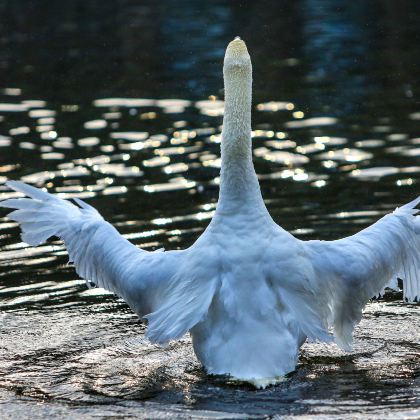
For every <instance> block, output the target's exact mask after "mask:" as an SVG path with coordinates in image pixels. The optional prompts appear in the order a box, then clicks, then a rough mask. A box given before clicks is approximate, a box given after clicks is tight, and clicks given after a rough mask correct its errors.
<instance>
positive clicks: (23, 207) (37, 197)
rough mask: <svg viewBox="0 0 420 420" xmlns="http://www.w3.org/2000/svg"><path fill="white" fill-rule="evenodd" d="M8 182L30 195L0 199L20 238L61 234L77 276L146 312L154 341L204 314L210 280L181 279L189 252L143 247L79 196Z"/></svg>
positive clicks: (34, 240) (32, 242)
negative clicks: (19, 230)
mask: <svg viewBox="0 0 420 420" xmlns="http://www.w3.org/2000/svg"><path fill="white" fill-rule="evenodd" d="M7 185H8V186H9V187H11V188H13V189H14V190H16V191H19V192H21V193H23V194H25V195H26V196H28V197H30V198H18V199H8V200H4V201H2V202H0V207H6V208H12V209H16V210H14V211H12V212H11V213H10V214H9V215H8V217H9V218H10V219H12V220H15V221H17V222H19V223H20V225H21V228H22V239H23V241H24V242H27V243H28V244H29V245H32V246H37V245H40V244H41V243H43V242H45V241H46V240H47V239H48V238H50V237H51V236H58V237H60V238H61V239H62V240H63V241H64V243H65V245H66V247H67V250H68V252H69V257H70V261H72V262H74V264H75V267H76V271H77V273H78V274H79V275H80V276H81V277H83V278H84V279H86V280H87V281H90V282H92V283H94V284H96V285H97V286H98V287H103V288H104V289H106V290H109V291H111V292H113V293H115V294H117V295H118V296H120V297H122V298H123V299H124V300H125V301H126V302H127V303H128V304H129V305H130V307H131V308H132V309H133V310H134V311H135V312H136V313H137V314H138V315H139V316H140V317H142V316H144V315H146V314H147V318H148V319H149V330H150V331H151V335H150V338H151V339H152V340H153V341H158V342H165V341H168V340H170V339H172V338H178V337H179V336H181V335H182V334H184V333H185V332H186V331H187V330H189V329H190V328H192V326H194V325H195V323H197V322H198V321H200V320H201V318H202V316H203V314H204V313H205V312H207V309H208V306H209V305H210V301H211V298H212V294H213V289H214V282H213V283H212V282H208V283H207V282H205V281H203V279H199V281H198V282H195V280H196V279H194V276H193V275H190V276H189V277H188V276H187V278H182V273H184V272H185V266H186V265H187V267H188V264H191V258H188V250H186V251H169V252H147V251H144V250H142V249H140V248H137V247H136V246H135V245H133V244H132V243H130V242H129V241H127V240H126V239H124V238H123V237H122V236H121V235H120V234H119V233H118V231H117V230H116V229H115V228H114V227H113V226H111V225H110V224H109V223H107V222H106V221H105V220H104V219H103V218H102V216H101V215H100V214H99V213H98V212H97V211H96V210H95V209H94V208H93V207H91V206H89V205H88V204H86V203H85V202H83V201H81V200H78V199H76V200H75V201H76V203H77V204H78V206H76V205H74V204H72V203H71V202H70V201H67V200H62V199H60V198H58V197H56V196H54V195H52V194H48V193H46V192H44V191H42V190H40V189H38V188H35V187H32V186H30V185H27V184H25V183H23V182H20V181H8V182H7ZM189 269H190V270H191V271H192V270H193V268H191V267H189ZM187 274H188V273H187ZM192 282H194V285H193V287H189V285H190V283H192ZM88 284H89V283H88ZM187 294H188V296H187ZM186 302H187V303H188V305H186Z"/></svg>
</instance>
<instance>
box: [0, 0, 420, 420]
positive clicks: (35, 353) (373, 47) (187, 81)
mask: <svg viewBox="0 0 420 420" xmlns="http://www.w3.org/2000/svg"><path fill="white" fill-rule="evenodd" d="M154 3H156V4H154ZM416 6H418V4H417V2H416V1H404V0H400V1H399V2H386V1H371V2H352V3H351V4H350V3H349V2H344V1H332V0H331V1H327V0H324V1H315V0H301V1H296V2H287V1H274V0H273V1H263V2H240V1H235V2H232V1H227V0H225V1H222V0H220V1H219V0H217V1H201V2H193V1H184V0H182V1H178V2H176V3H175V2H171V1H160V2H144V3H142V2H135V1H131V0H121V1H118V2H99V1H97V0H92V1H76V0H72V1H67V2H55V3H54V2H53V3H51V2H48V1H43V0H37V1H30V2H16V1H3V2H0V14H1V16H2V17H3V19H2V22H0V45H1V49H0V51H1V52H0V199H6V198H9V197H12V196H13V195H14V193H11V192H10V190H8V188H7V187H6V186H5V185H4V181H5V180H6V179H7V178H11V179H22V180H24V181H26V182H30V183H32V184H34V185H36V186H40V187H46V188H48V189H49V191H53V192H56V193H58V194H59V195H60V196H61V197H65V198H74V197H80V198H83V199H85V200H86V201H87V202H89V203H90V204H92V205H94V206H95V207H96V208H97V209H98V210H99V211H100V212H101V213H102V214H103V215H104V217H105V218H107V220H109V221H110V222H111V223H113V224H114V225H115V226H116V227H117V228H118V229H119V231H120V232H121V233H122V234H124V235H125V236H126V237H127V238H129V239H130V240H132V241H133V242H134V243H135V244H137V245H138V246H141V247H142V248H145V249H148V250H153V249H158V248H162V247H164V248H165V249H177V248H184V247H187V246H189V245H190V244H192V243H193V242H194V240H195V239H196V238H197V236H198V235H199V234H200V233H201V232H202V231H203V230H204V228H205V227H206V226H207V224H208V223H209V220H210V219H211V217H212V214H213V211H214V208H215V204H216V201H217V195H218V174H219V166H220V160H219V147H220V144H219V143H220V128H221V127H220V126H221V122H222V114H223V102H222V100H223V91H222V88H223V81H222V61H223V54H224V49H225V47H226V45H227V43H228V42H229V41H230V40H231V39H232V38H233V37H234V36H236V35H240V36H241V37H242V38H243V39H244V40H245V41H246V42H247V44H248V48H249V51H250V53H251V55H252V59H253V64H254V80H255V81H254V112H253V129H254V131H253V144H254V162H255V165H256V169H257V172H258V174H259V176H260V180H261V187H262V190H263V194H264V197H265V199H266V203H267V207H268V208H269V210H270V212H271V214H272V215H273V218H274V219H275V220H276V221H277V222H278V223H279V224H281V225H282V226H283V227H284V228H286V229H288V230H290V231H291V232H292V233H293V234H294V235H296V236H297V237H299V238H301V239H314V238H320V239H336V238H339V237H343V236H347V235H349V234H352V233H355V232H357V231H358V230H360V229H362V228H364V227H365V226H367V225H369V224H371V223H373V222H374V221H376V220H377V219H378V218H379V217H381V216H382V215H383V214H385V213H386V212H389V211H391V210H393V209H394V208H395V207H396V206H398V205H400V204H402V203H405V202H408V201H409V200H412V199H413V198H414V197H415V196H417V195H418V194H419V181H420V175H419V174H420V172H419V170H420V137H419V136H420V130H419V128H420V107H419V96H418V91H419V87H420V86H419V85H420V83H419V77H418V76H419V74H420V72H419V70H420V65H419V64H420V49H419V47H418V45H419V28H420V14H418V13H415V10H416ZM5 214H6V212H5V211H2V212H1V214H0V335H1V338H0V418H28V417H30V418H45V417H47V416H48V417H50V418H76V417H77V418H93V417H95V418H97V417H100V418H106V417H113V418H115V417H121V418H142V417H144V418H178V417H179V418H183V417H193V418H223V419H225V418H252V417H255V418H264V417H271V418H283V417H288V416H290V417H294V416H296V417H305V418H310V417H312V416H316V415H321V416H322V417H323V418H343V416H347V417H349V418H358V417H365V418H374V417H376V418H409V417H410V418H418V417H419V416H420V320H419V306H418V305H406V304H403V303H402V302H401V301H400V298H401V294H398V293H397V294H390V295H389V296H388V299H386V300H380V301H374V302H372V303H370V304H369V305H368V306H367V308H366V311H365V316H364V318H363V320H362V322H361V324H360V325H359V327H358V328H357V329H356V332H355V351H354V352H353V353H351V354H344V353H342V352H340V351H339V350H338V349H337V348H336V347H335V346H326V345H321V344H316V343H315V344H305V346H304V347H303V349H302V354H301V358H300V362H299V365H298V368H297V370H296V372H294V373H293V374H291V375H289V377H288V378H287V379H286V380H285V381H284V382H283V383H282V384H281V385H279V386H276V387H271V388H268V389H266V390H260V391H256V390H254V389H252V388H250V387H248V386H246V385H238V384H232V383H226V381H224V380H223V379H221V378H214V377H208V376H206V375H205V373H204V372H203V371H202V369H201V368H200V365H199V364H198V362H197V361H196V359H195V357H194V354H193V352H192V347H191V343H190V339H189V337H185V338H183V339H182V340H180V341H178V342H174V343H172V344H170V345H169V346H168V348H166V349H162V348H159V347H157V346H154V345H151V344H150V343H148V342H147V341H146V340H145V338H144V331H145V326H144V325H143V324H142V323H141V322H140V321H139V320H138V319H137V318H136V316H135V315H134V314H133V313H132V312H131V311H130V310H129V308H128V307H127V306H126V305H125V304H124V302H122V301H121V300H119V299H117V298H115V297H114V296H113V295H110V294H108V293H105V292H103V291H102V290H100V289H93V290H87V289H86V286H85V283H84V281H82V280H79V279H78V278H77V276H76V274H75V272H74V270H73V268H72V267H71V266H68V265H67V260H68V259H67V254H66V252H65V249H64V247H63V246H62V244H61V243H59V242H50V243H49V244H47V245H43V246H40V247H38V248H28V247H27V246H26V244H24V243H22V242H21V240H20V238H19V229H18V228H17V226H16V224H15V223H12V222H10V221H8V220H7V218H5V217H4V216H5Z"/></svg>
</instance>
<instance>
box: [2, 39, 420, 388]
mask: <svg viewBox="0 0 420 420" xmlns="http://www.w3.org/2000/svg"><path fill="white" fill-rule="evenodd" d="M224 79H225V95H226V98H225V117H224V125H223V133H222V138H223V140H222V169H221V184H220V197H219V202H218V205H217V209H216V213H215V215H214V218H213V220H212V221H211V223H210V225H209V226H208V228H207V229H206V231H205V232H204V233H203V234H202V235H201V236H200V237H199V238H198V239H197V241H196V242H195V244H194V245H192V246H191V247H190V248H188V249H186V250H183V251H168V252H146V251H144V250H141V249H139V248H137V247H135V246H134V245H132V244H131V243H130V242H128V241H127V240H125V239H124V238H122V237H121V236H120V235H119V234H118V232H117V231H116V230H115V229H114V228H113V227H112V226H111V225H109V224H108V223H107V222H105V221H104V220H103V219H102V217H101V216H100V215H99V213H97V212H96V210H95V209H93V208H92V207H90V206H88V205H87V204H85V203H83V202H81V201H80V200H78V201H77V204H78V205H79V206H75V205H74V204H72V203H70V202H69V201H65V200H61V199H59V198H57V197H55V196H53V195H50V194H48V193H46V192H43V191H41V190H38V189H36V188H33V187H30V186H28V185H26V184H23V183H21V182H15V181H10V182H9V183H8V185H9V186H10V187H12V188H14V189H15V190H17V191H21V192H23V193H24V194H26V195H28V196H30V197H31V198H32V199H28V198H22V199H10V200H6V201H4V202H2V203H0V206H3V207H8V208H16V209H18V210H16V211H14V212H12V213H10V215H9V217H10V218H12V219H14V220H16V221H18V222H20V223H21V225H22V230H23V240H24V241H26V242H28V243H29V244H31V245H38V244H40V243H42V242H44V241H45V240H47V239H48V238H49V237H51V236H53V235H56V236H60V237H61V238H62V239H63V240H64V242H65V244H66V246H67V248H68V251H69V254H70V259H71V260H72V261H74V263H75V265H76V270H77V272H78V273H79V274H80V275H81V276H82V277H84V278H86V279H88V280H90V281H91V282H93V283H95V284H96V285H97V286H99V287H104V288H105V289H108V290H111V291H113V292H115V293H116V294H118V295H119V296H121V297H122V298H123V299H124V300H125V301H126V302H127V303H128V304H129V305H130V306H131V308H132V309H133V310H134V311H135V312H136V313H137V314H138V315H139V316H140V317H145V318H147V319H148V322H149V327H148V337H149V338H150V340H152V341H153V342H157V343H165V342H167V341H169V340H171V339H176V338H179V337H180V336H182V335H183V334H185V333H186V332H187V331H190V332H191V334H192V338H193V344H194V350H195V352H196V354H197V357H198V358H199V360H200V361H201V362H202V364H203V365H204V367H205V368H206V369H207V371H208V372H209V373H213V374H228V375H231V376H232V377H234V378H238V379H241V380H246V381H249V382H252V383H254V384H256V385H257V386H265V385H267V384H269V383H274V382H276V381H277V380H279V378H280V377H282V376H283V375H284V374H286V373H288V372H290V371H292V370H294V368H295V366H296V362H297V357H298V352H299V347H300V346H301V345H302V343H303V342H304V341H305V340H306V339H307V338H309V339H311V340H317V339H318V340H322V341H331V340H333V339H334V338H335V341H336V342H337V343H338V344H339V345H340V346H341V347H342V348H344V349H347V350H348V349H350V348H351V341H352V330H353V327H354V325H355V324H356V323H357V322H358V321H359V320H360V318H361V314H362V309H363V307H364V305H365V304H366V302H367V301H368V300H369V298H371V297H372V296H374V295H375V294H377V293H379V292H380V291H381V290H382V289H383V288H384V287H385V286H386V285H387V284H388V283H389V282H390V281H391V280H392V279H393V278H396V276H399V277H401V278H402V279H403V280H404V281H405V287H404V293H405V298H406V300H409V301H412V300H414V299H415V298H416V297H418V296H419V295H420V258H419V250H420V220H419V218H417V217H415V216H414V215H415V213H416V212H417V210H416V209H415V206H416V204H418V202H419V201H420V200H419V199H418V200H415V201H414V202H412V203H410V204H407V205H406V206H404V207H402V208H400V209H397V210H396V211H395V212H394V213H392V214H389V215H387V216H385V217H383V218H382V219H381V220H379V221H378V222H377V223H375V224H374V225H372V226H370V227H369V228H367V229H365V230H363V231H362V232H360V233H358V234H356V235H354V236H351V237H348V238H345V239H341V240H337V241H332V242H323V241H308V242H304V241H300V240H298V239H296V238H294V237H293V236H292V235H291V234H289V233H288V232H286V231H285V230H283V229H282V228H281V227H279V226H278V225H276V224H275V222H274V221H273V220H272V219H271V217H270V215H269V213H268V211H267V209H266V207H265V205H264V202H263V199H262V196H261V192H260V188H259V184H258V180H257V176H256V174H255V171H254V167H253V163H252V149H251V135H250V133H251V85H252V68H251V61H250V58H249V55H248V51H247V49H246V46H245V44H244V42H243V41H241V40H239V39H236V40H234V41H232V42H231V43H230V44H229V46H228V49H227V52H226V56H225V63H224ZM330 327H331V328H332V329H333V332H334V335H331V334H330V333H329V332H328V329H329V328H330Z"/></svg>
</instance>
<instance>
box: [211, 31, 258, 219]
mask: <svg viewBox="0 0 420 420" xmlns="http://www.w3.org/2000/svg"><path fill="white" fill-rule="evenodd" d="M223 75H224V82H225V111H224V119H223V130H222V146H221V152H222V167H221V172H220V197H219V203H218V206H217V207H218V211H219V212H220V211H223V212H230V211H234V212H236V211H238V209H239V208H241V207H244V206H247V207H251V208H252V207H256V206H258V207H261V206H262V207H264V209H265V206H264V204H263V201H262V197H261V192H260V187H259V184H258V179H257V175H256V173H255V170H254V165H253V163H252V144H251V101H252V66H251V60H250V57H249V54H248V51H247V49H246V46H245V43H244V42H243V41H241V40H239V39H235V40H234V41H232V42H231V43H230V44H229V46H228V48H227V51H226V55H225V62H224V67H223Z"/></svg>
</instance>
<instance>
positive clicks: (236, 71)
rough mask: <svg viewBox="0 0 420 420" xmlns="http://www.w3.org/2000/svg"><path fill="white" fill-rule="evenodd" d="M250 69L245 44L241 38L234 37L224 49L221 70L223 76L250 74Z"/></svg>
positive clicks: (249, 60) (249, 59)
mask: <svg viewBox="0 0 420 420" xmlns="http://www.w3.org/2000/svg"><path fill="white" fill-rule="evenodd" d="M251 71H252V66H251V57H250V56H249V54H248V49H247V48H246V44H245V42H244V41H242V39H241V38H239V37H236V38H235V39H234V40H233V41H232V42H230V43H229V45H228V47H227V49H226V54H225V61H224V65H223V72H224V74H225V76H235V75H245V74H250V73H251Z"/></svg>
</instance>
